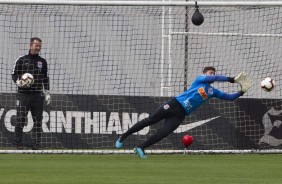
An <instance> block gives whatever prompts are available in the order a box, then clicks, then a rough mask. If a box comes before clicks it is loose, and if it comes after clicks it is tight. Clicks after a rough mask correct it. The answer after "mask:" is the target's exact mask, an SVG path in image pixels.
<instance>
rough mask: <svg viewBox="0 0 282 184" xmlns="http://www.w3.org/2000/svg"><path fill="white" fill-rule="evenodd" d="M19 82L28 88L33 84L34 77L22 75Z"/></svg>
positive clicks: (27, 74)
mask: <svg viewBox="0 0 282 184" xmlns="http://www.w3.org/2000/svg"><path fill="white" fill-rule="evenodd" d="M21 80H22V82H23V83H24V84H25V86H27V87H30V86H31V85H32V84H33V83H34V77H33V75H31V74H30V73H25V74H23V76H22V78H21Z"/></svg>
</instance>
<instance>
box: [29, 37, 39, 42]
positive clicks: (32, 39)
mask: <svg viewBox="0 0 282 184" xmlns="http://www.w3.org/2000/svg"><path fill="white" fill-rule="evenodd" d="M35 40H37V41H39V42H42V40H41V39H40V38H38V37H33V38H31V39H30V43H33V42H34V41H35Z"/></svg>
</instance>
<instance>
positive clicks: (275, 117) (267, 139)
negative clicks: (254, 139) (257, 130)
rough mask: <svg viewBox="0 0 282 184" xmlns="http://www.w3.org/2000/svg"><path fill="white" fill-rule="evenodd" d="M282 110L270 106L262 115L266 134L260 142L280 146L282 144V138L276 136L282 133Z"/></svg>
mask: <svg viewBox="0 0 282 184" xmlns="http://www.w3.org/2000/svg"><path fill="white" fill-rule="evenodd" d="M281 115H282V110H276V109H274V108H273V107H272V108H270V109H269V110H268V111H267V112H266V113H265V114H264V115H263V117H262V124H263V126H264V135H263V136H262V137H261V138H260V140H259V144H263V143H264V144H268V145H270V146H279V145H281V144H282V138H281V137H276V135H280V133H279V132H281V128H282V126H281V124H282V119H281Z"/></svg>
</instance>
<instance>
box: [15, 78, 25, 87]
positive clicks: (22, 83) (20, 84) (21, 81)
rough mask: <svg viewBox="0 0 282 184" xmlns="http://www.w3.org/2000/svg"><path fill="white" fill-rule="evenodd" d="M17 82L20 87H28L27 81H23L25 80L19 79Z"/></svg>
mask: <svg viewBox="0 0 282 184" xmlns="http://www.w3.org/2000/svg"><path fill="white" fill-rule="evenodd" d="M16 84H17V85H18V86H19V87H20V88H25V87H27V84H26V83H25V81H23V80H19V79H18V80H17V81H16Z"/></svg>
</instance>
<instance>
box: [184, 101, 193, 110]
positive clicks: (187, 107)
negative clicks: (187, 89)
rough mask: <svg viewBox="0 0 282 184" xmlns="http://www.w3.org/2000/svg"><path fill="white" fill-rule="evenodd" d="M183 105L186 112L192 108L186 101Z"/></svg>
mask: <svg viewBox="0 0 282 184" xmlns="http://www.w3.org/2000/svg"><path fill="white" fill-rule="evenodd" d="M184 105H185V108H186V109H187V110H189V109H191V108H192V105H191V103H190V102H189V100H188V99H187V100H185V101H184Z"/></svg>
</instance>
